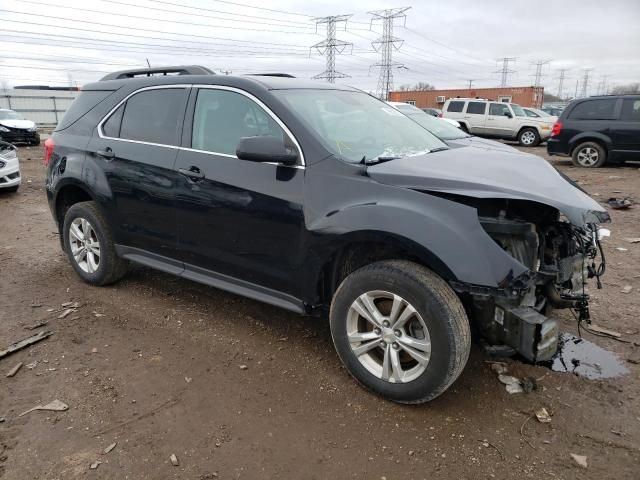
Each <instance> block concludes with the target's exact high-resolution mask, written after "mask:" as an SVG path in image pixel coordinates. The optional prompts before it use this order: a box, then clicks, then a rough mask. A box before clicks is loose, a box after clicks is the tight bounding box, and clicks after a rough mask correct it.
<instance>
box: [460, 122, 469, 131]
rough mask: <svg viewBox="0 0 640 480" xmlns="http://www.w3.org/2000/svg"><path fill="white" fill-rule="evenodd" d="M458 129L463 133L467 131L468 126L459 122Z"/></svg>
mask: <svg viewBox="0 0 640 480" xmlns="http://www.w3.org/2000/svg"><path fill="white" fill-rule="evenodd" d="M460 130H462V131H463V132H465V133H469V128H468V127H467V124H466V123H462V122H460Z"/></svg>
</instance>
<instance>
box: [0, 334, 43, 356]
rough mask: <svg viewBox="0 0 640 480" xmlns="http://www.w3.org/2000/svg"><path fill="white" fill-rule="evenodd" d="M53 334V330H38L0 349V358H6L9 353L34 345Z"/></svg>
mask: <svg viewBox="0 0 640 480" xmlns="http://www.w3.org/2000/svg"><path fill="white" fill-rule="evenodd" d="M51 335H53V332H44V331H42V332H38V333H36V334H35V335H31V336H30V337H27V338H24V339H22V340H20V341H18V342H15V343H12V344H11V345H9V346H8V347H7V348H6V349H4V350H0V358H4V357H6V356H7V355H11V354H12V353H13V352H17V351H18V350H22V349H23V348H25V347H28V346H29V345H33V344H34V343H37V342H39V341H41V340H44V339H45V338H47V337H50V336H51Z"/></svg>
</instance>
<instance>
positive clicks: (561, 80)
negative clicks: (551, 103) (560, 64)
mask: <svg viewBox="0 0 640 480" xmlns="http://www.w3.org/2000/svg"><path fill="white" fill-rule="evenodd" d="M567 70H568V69H567V68H561V69H560V76H559V77H557V78H558V98H560V99H562V87H563V85H564V81H565V80H566V79H567V77H566V76H565V73H567Z"/></svg>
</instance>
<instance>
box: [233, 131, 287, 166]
mask: <svg viewBox="0 0 640 480" xmlns="http://www.w3.org/2000/svg"><path fill="white" fill-rule="evenodd" d="M236 156H237V157H238V158H239V159H240V160H249V161H250V162H276V163H282V164H283V165H295V163H296V162H297V161H298V153H297V152H296V150H295V148H293V147H288V146H286V145H285V143H284V140H283V139H282V138H280V137H271V136H260V137H242V138H241V139H240V143H238V146H237V148H236Z"/></svg>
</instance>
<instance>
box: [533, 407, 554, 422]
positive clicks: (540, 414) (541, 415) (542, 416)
mask: <svg viewBox="0 0 640 480" xmlns="http://www.w3.org/2000/svg"><path fill="white" fill-rule="evenodd" d="M536 418H537V419H538V421H539V422H540V423H551V415H549V412H547V409H546V408H544V407H542V408H541V409H540V410H537V411H536Z"/></svg>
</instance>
